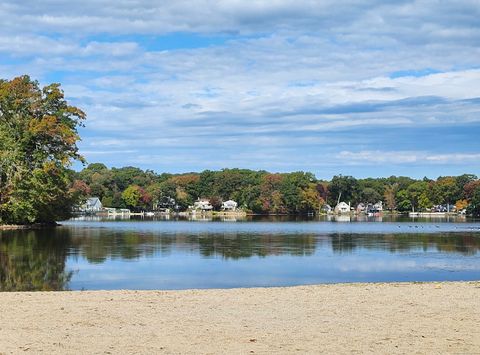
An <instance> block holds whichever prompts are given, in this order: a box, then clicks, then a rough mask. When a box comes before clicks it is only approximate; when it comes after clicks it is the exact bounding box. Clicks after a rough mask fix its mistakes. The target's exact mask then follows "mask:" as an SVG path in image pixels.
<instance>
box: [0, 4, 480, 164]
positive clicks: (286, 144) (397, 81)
mask: <svg viewBox="0 0 480 355" xmlns="http://www.w3.org/2000/svg"><path fill="white" fill-rule="evenodd" d="M479 11H480V6H478V2H476V1H460V2H455V3H454V4H453V3H452V4H451V3H448V2H440V3H438V2H431V1H398V2H384V1H369V2H359V1H353V0H352V1H347V2H341V3H339V2H338V1H314V0H299V1H296V2H292V1H286V0H272V1H255V2H251V1H238V0H225V1H221V2H212V1H206V0H197V1H186V0H185V1H183V0H178V1H162V2H152V1H146V0H138V1H135V2H132V1H127V0H118V1H115V2H114V1H107V0H101V1H93V0H86V1H82V2H68V3H67V2H63V1H53V0H52V1H42V2H38V1H33V0H26V1H22V2H18V1H13V0H6V1H2V3H0V18H1V19H2V21H0V33H1V35H0V77H11V76H13V75H19V74H23V73H28V74H30V75H32V76H33V77H34V78H39V79H40V81H42V82H43V83H48V82H50V81H61V82H62V86H63V88H64V90H65V92H66V95H67V97H68V99H69V100H70V101H71V102H72V103H74V104H75V105H77V106H79V107H81V108H82V109H84V110H85V111H86V112H87V114H88V121H87V128H86V129H84V130H83V132H84V133H85V134H84V141H83V143H82V148H83V149H84V150H85V152H87V153H85V154H87V155H91V156H92V159H95V155H98V154H104V153H98V152H100V151H101V152H105V154H106V153H107V152H108V151H109V149H111V152H112V155H113V154H115V150H117V151H129V150H132V151H136V152H142V150H148V151H149V153H148V154H143V155H142V156H144V160H139V162H142V161H144V162H145V164H147V163H148V162H153V161H169V162H170V164H172V166H174V165H175V164H176V163H178V164H180V162H182V163H184V164H187V162H188V161H189V160H188V159H189V157H188V155H189V154H191V152H192V151H193V149H195V147H198V146H202V149H203V154H204V157H205V158H204V159H203V160H204V161H206V160H207V159H211V163H209V164H211V165H220V164H225V165H227V166H231V165H230V164H234V165H237V166H238V165H239V164H246V165H249V164H250V163H251V165H255V164H256V165H257V166H259V167H264V168H268V166H274V167H284V166H288V165H289V166H292V167H293V166H295V167H302V166H303V167H305V168H306V169H308V168H309V166H318V167H321V166H330V165H332V166H333V165H335V164H337V165H338V164H347V163H348V164H357V165H360V164H362V163H364V162H370V163H372V164H377V165H380V164H384V163H389V162H397V163H398V164H406V165H409V164H410V165H413V164H423V163H425V164H430V165H432V164H437V165H439V164H450V163H452V162H454V163H455V164H457V165H458V164H465V165H466V164H470V163H474V162H475V159H476V158H475V157H477V155H476V152H477V150H478V149H477V148H478V147H475V146H474V144H472V143H469V142H468V140H469V139H470V140H473V139H474V138H473V137H474V130H475V129H478V128H476V127H478V123H479V122H480V104H479V101H478V100H479V99H478V98H480V69H479V65H480V63H479V61H478V58H480V38H479V36H478V33H479V31H480V28H479V27H480V23H479V22H478V18H479V16H480V13H479ZM175 31H183V32H186V35H184V36H187V37H188V36H191V37H192V38H189V39H188V40H190V41H191V42H195V41H198V40H199V38H204V39H205V38H206V39H205V43H206V44H204V45H200V46H199V48H195V47H196V46H195V45H193V47H194V48H188V47H189V45H188V43H187V44H186V45H185V46H184V47H182V46H181V45H179V47H180V48H175V43H174V44H173V45H171V47H172V48H170V47H169V46H168V45H165V46H164V42H165V43H167V42H168V41H173V42H175V41H176V40H178V41H182V37H179V39H177V37H175V36H176V35H170V37H168V36H167V37H162V36H158V35H166V34H167V35H168V33H170V32H175ZM140 35H141V36H140ZM202 36H206V37H202ZM209 36H213V37H218V36H219V37H221V38H223V40H220V41H215V40H212V42H211V44H209V39H208V38H209ZM222 36H223V37H222ZM188 40H187V42H188ZM167 44H168V43H167ZM164 48H166V49H164ZM423 127H427V128H428V129H429V130H430V131H429V132H427V134H425V135H424V137H422V138H418V137H417V138H416V139H408V137H400V136H398V137H397V136H395V135H392V134H390V135H388V137H389V138H385V137H386V136H387V134H386V133H388V132H393V131H395V130H399V132H400V130H402V129H403V130H404V131H403V132H406V131H405V130H407V129H409V131H408V132H407V133H406V134H412V133H413V132H415V131H416V130H419V129H422V128H423ZM458 127H467V128H466V129H465V131H466V132H467V133H462V132H460V133H459V132H457V131H458V130H457V131H455V129H457V128H458ZM468 127H473V128H472V130H471V132H468ZM446 128H451V129H450V130H451V131H452V132H451V133H450V132H449V131H447V130H445V129H446ZM453 131H455V132H456V133H453ZM456 135H459V138H457V136H456ZM465 136H468V137H469V138H467V139H466V142H465ZM100 137H101V140H100ZM445 140H448V141H449V142H450V146H449V147H447V148H445V146H444V148H445V149H446V150H447V151H440V152H435V153H430V151H431V150H430V147H428V144H429V143H430V144H436V142H439V141H441V142H443V141H445ZM457 142H458V143H457ZM96 145H98V146H99V147H101V149H100V150H97V149H96V148H95V146H96ZM452 145H453V146H452ZM247 146H248V147H247ZM398 147H401V148H398ZM169 149H171V150H175V149H176V152H177V153H176V154H178V157H180V158H177V159H172V160H162V159H164V157H166V156H172V153H171V152H165V153H164V150H169ZM240 149H243V150H246V152H245V155H242V154H238V150H240ZM377 149H380V150H383V151H384V152H383V153H382V154H377V153H378V152H377ZM398 149H403V150H398ZM445 149H444V150H445ZM432 151H434V150H432ZM95 152H97V153H95ZM260 152H261V154H260ZM305 152H308V153H305ZM339 152H341V153H339ZM135 154H136V153H133V152H132V153H128V152H125V154H123V157H124V158H125V159H127V158H128V159H132V160H133V161H134V160H135ZM137 155H138V154H137ZM317 156H321V157H322V159H321V160H319V161H315V159H316V157H317ZM87 157H88V156H87ZM335 157H338V158H342V160H338V159H337V158H335ZM195 159H197V161H198V158H194V159H193V160H195ZM249 160H253V162H250V161H249ZM340 161H341V163H339V162H340ZM229 162H230V164H229ZM192 164H193V163H192ZM204 164H206V162H205V163H204ZM262 165H263V166H262ZM173 169H174V168H173Z"/></svg>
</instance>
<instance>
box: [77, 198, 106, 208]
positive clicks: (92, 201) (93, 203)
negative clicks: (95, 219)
mask: <svg viewBox="0 0 480 355" xmlns="http://www.w3.org/2000/svg"><path fill="white" fill-rule="evenodd" d="M80 210H81V211H82V212H100V211H101V210H102V202H100V199H99V198H98V197H90V198H88V199H87V201H86V202H85V204H83V206H82V207H81V208H80Z"/></svg>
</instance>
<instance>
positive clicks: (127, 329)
mask: <svg viewBox="0 0 480 355" xmlns="http://www.w3.org/2000/svg"><path fill="white" fill-rule="evenodd" d="M479 302H480V282H452V283H390V284H336V285H319V286H300V287H288V288H251V289H233V290H187V291H94V292H80V291H78V292H35V293H30V292H28V293H27V292H25V293H1V294H0V314H1V318H0V353H2V354H11V353H29V352H30V353H45V354H51V353H57V354H87V353H88V354H94V353H95V354H110V353H111V354H118V353H123V354H157V353H165V354H237V353H239V354H251V353H255V354H266V353H277V354H282V353H295V352H297V353H312V354H313V353H330V354H333V353H337V354H338V353H383V354H387V353H390V354H391V353H421V354H434V353H449V354H474V353H480V327H479V326H478V325H479V324H480V307H479V305H480V303H479Z"/></svg>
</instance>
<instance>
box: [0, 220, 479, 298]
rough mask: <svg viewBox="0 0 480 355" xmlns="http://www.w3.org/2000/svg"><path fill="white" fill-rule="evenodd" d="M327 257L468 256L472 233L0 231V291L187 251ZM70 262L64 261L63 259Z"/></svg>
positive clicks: (59, 285)
mask: <svg viewBox="0 0 480 355" xmlns="http://www.w3.org/2000/svg"><path fill="white" fill-rule="evenodd" d="M317 249H319V250H322V252H327V253H328V252H330V253H333V254H337V255H338V254H350V253H357V254H361V253H362V250H372V251H380V252H382V253H384V254H394V253H406V252H410V253H411V252H413V253H419V252H420V253H423V252H427V251H429V252H430V251H436V252H441V253H444V254H446V253H448V254H451V253H454V254H457V255H460V256H472V255H475V254H477V253H478V251H479V250H480V238H479V237H478V233H424V234H422V233H419V234H413V233H411V234H372V235H367V234H348V233H343V234H328V233H324V234H315V233H298V234H295V233H291V234H282V233H271V232H269V233H266V232H262V233H255V232H235V231H231V232H230V231H229V232H228V233H218V232H217V233H209V232H206V231H205V230H202V231H199V232H196V233H194V232H192V233H186V232H179V233H175V232H172V231H170V232H168V233H166V232H162V230H161V224H160V225H159V229H158V230H156V231H135V230H125V229H121V228H119V229H116V228H102V227H98V226H96V227H88V228H85V227H68V226H66V227H60V228H55V229H49V230H31V231H3V232H2V231H0V291H32V290H66V289H68V284H69V282H70V280H71V278H72V271H69V270H67V267H66V265H67V260H85V261H86V262H87V263H90V264H102V263H106V262H108V261H109V260H120V261H129V260H139V259H142V258H143V259H144V258H147V259H148V258H163V257H169V256H170V255H172V254H174V255H175V257H180V258H181V257H182V256H181V255H185V254H190V255H197V256H198V257H199V258H200V259H202V258H203V259H212V258H213V259H230V260H238V259H247V258H251V257H259V258H266V257H268V256H278V255H287V256H298V257H309V256H313V255H315V254H316V250H317ZM69 258H71V259H69Z"/></svg>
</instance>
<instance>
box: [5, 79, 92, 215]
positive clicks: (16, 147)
mask: <svg viewBox="0 0 480 355" xmlns="http://www.w3.org/2000/svg"><path fill="white" fill-rule="evenodd" d="M83 119H85V113H83V112H82V111H81V110H80V109H78V108H76V107H74V106H71V105H69V104H68V103H67V101H66V100H65V97H64V94H63V91H62V90H61V89H60V85H59V84H51V85H48V86H45V87H43V88H40V86H39V83H38V82H37V81H33V80H31V79H30V77H28V76H21V77H18V78H15V79H13V80H11V81H9V80H0V223H22V224H23V223H34V222H53V221H55V220H57V219H62V218H65V217H67V216H68V215H69V211H70V210H71V205H72V204H73V203H74V199H73V196H72V194H71V191H70V190H69V185H70V183H71V181H70V174H69V171H68V169H67V168H68V166H69V165H70V164H71V161H72V160H79V161H83V158H82V157H81V156H80V155H79V153H78V148H77V145H76V143H77V141H78V140H79V139H80V138H79V136H78V131H77V129H78V127H79V126H81V125H82V121H83Z"/></svg>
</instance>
